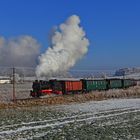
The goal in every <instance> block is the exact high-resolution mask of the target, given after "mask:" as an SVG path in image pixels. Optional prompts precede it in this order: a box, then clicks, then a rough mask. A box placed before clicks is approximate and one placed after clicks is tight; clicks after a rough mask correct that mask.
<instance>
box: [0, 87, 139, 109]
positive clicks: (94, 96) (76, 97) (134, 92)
mask: <svg viewBox="0 0 140 140" xmlns="http://www.w3.org/2000/svg"><path fill="white" fill-rule="evenodd" d="M128 97H140V86H136V87H131V88H128V89H125V90H124V89H112V90H108V91H100V92H99V91H93V92H91V93H87V94H71V95H64V96H54V97H48V98H44V99H32V100H17V101H16V102H14V103H13V102H9V103H1V104H0V108H14V107H26V106H36V105H57V104H69V103H74V102H78V103H82V102H86V101H92V100H96V101H97V100H104V99H110V98H128Z"/></svg>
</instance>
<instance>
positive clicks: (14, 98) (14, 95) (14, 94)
mask: <svg viewBox="0 0 140 140" xmlns="http://www.w3.org/2000/svg"><path fill="white" fill-rule="evenodd" d="M13 101H14V102H15V101H16V90H15V68H14V67H13Z"/></svg>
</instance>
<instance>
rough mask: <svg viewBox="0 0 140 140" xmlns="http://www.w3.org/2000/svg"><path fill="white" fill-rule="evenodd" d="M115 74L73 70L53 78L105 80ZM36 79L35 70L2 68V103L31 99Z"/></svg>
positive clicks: (0, 84)
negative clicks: (31, 91) (33, 83)
mask: <svg viewBox="0 0 140 140" xmlns="http://www.w3.org/2000/svg"><path fill="white" fill-rule="evenodd" d="M113 74H114V70H71V71H69V72H67V73H66V74H64V75H59V76H57V77H53V78H79V79H80V78H97V77H98V78H99V77H100V78H101V77H102V78H105V77H107V76H112V75H113ZM42 78H46V79H48V77H42ZM49 78H51V77H49ZM36 79H37V77H36V75H35V68H29V67H28V68H27V67H26V68H25V67H24V68H23V67H22V68H21V67H20V68H19V67H15V68H10V67H0V81H2V80H3V82H0V102H10V101H11V100H15V99H24V98H30V90H32V82H33V81H34V80H36Z"/></svg>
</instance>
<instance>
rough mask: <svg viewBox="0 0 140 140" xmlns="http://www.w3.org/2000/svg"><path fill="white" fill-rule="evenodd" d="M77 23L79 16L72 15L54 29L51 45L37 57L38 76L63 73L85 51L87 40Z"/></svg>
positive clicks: (86, 49) (78, 22) (87, 44)
mask: <svg viewBox="0 0 140 140" xmlns="http://www.w3.org/2000/svg"><path fill="white" fill-rule="evenodd" d="M79 24H80V19H79V17H78V16H77V15H72V16H70V17H69V18H68V19H67V20H66V21H65V23H63V24H61V25H60V26H59V28H58V29H57V30H56V31H55V33H54V35H53V36H52V38H51V44H52V46H51V47H49V48H48V49H47V50H46V52H45V53H43V54H42V55H41V56H40V57H39V65H38V66H37V68H36V75H37V76H38V77H39V76H53V75H57V74H60V73H65V72H67V71H68V70H69V69H70V68H71V67H73V66H74V65H75V64H76V62H77V61H78V60H79V59H81V58H82V57H83V56H84V55H85V54H86V53H87V51H88V46H89V41H88V39H87V38H86V37H85V32H84V31H83V29H82V27H80V26H79Z"/></svg>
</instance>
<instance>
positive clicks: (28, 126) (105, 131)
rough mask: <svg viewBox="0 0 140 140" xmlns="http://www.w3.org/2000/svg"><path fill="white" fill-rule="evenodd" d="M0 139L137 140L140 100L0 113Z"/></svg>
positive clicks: (139, 126) (139, 124) (139, 137)
mask: <svg viewBox="0 0 140 140" xmlns="http://www.w3.org/2000/svg"><path fill="white" fill-rule="evenodd" d="M0 115H1V117H0V139H3V140H5V139H10V140H11V139H19V140H22V139H36V140H38V139H54V140H55V139H56V140H63V139H69V140H75V139H79V140H81V139H83V140H85V139H89V140H90V139H91V140H93V139H95V140H97V139H107V140H108V139H111V140H112V139H122V140H123V139H140V133H139V132H140V99H114V100H113V99H111V100H104V101H91V102H88V103H82V104H70V105H58V106H51V107H48V106H42V107H39V106H38V107H32V108H19V109H8V110H0Z"/></svg>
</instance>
